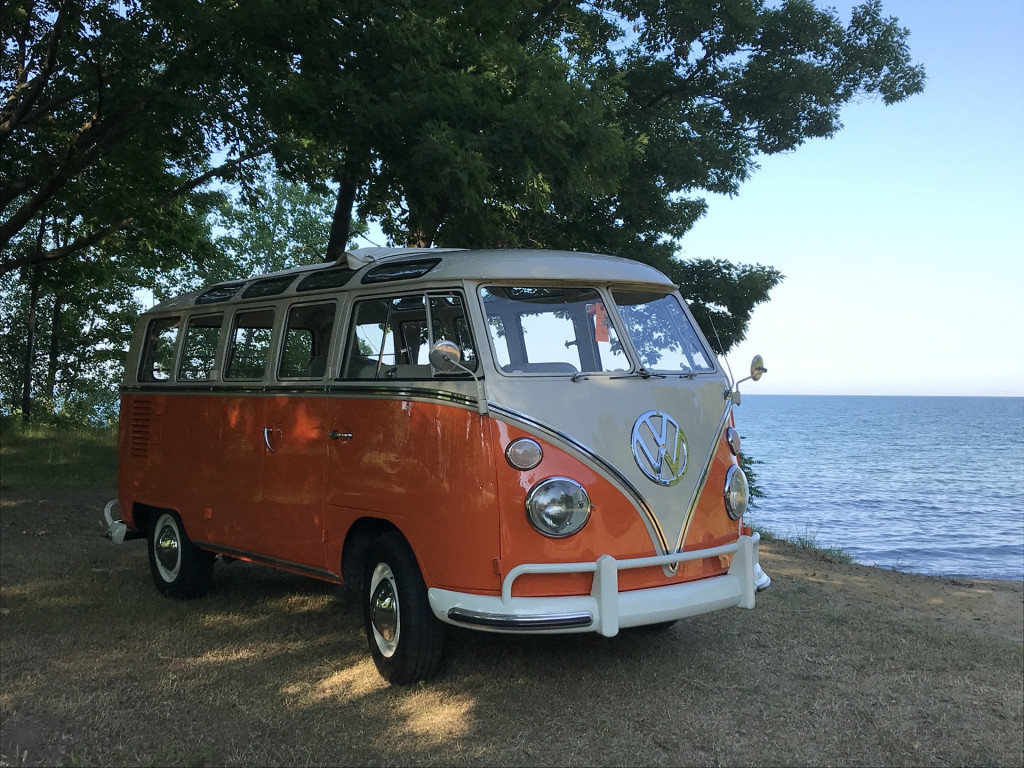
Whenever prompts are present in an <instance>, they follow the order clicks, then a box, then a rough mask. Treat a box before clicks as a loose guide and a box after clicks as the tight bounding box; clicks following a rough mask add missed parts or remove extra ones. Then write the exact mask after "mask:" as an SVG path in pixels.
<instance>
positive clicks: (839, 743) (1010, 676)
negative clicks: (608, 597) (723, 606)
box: [0, 492, 1024, 766]
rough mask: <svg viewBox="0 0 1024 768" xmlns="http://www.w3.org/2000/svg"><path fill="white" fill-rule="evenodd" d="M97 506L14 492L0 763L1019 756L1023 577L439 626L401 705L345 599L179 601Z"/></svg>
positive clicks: (779, 557)
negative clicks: (431, 669) (601, 621)
mask: <svg viewBox="0 0 1024 768" xmlns="http://www.w3.org/2000/svg"><path fill="white" fill-rule="evenodd" d="M109 496H110V492H107V493H103V492H81V493H65V494H64V495H63V496H62V497H53V496H52V495H51V496H49V497H48V499H47V500H46V501H44V502H41V501H40V499H41V497H40V495H39V494H38V493H35V494H31V493H24V494H14V493H11V492H5V494H4V497H3V504H2V507H0V534H2V537H0V573H2V583H0V611H2V619H3V620H2V623H0V656H2V659H0V661H2V663H0V763H2V764H5V765H22V764H24V765H43V764H48V765H52V764H64V765H96V764H103V765H253V764H260V765H295V764H304V765H367V764H369V765H638V764H643V765H691V764H700V765H716V764H727V765H945V764H949V763H953V764H971V765H980V764H986V765H1012V766H1019V765H1021V764H1022V763H1024V754H1022V744H1021V733H1022V730H1024V713H1022V701H1024V644H1022V642H1021V637H1020V635H1021V631H1022V628H1024V601H1022V589H1021V586H1022V585H1021V584H1020V583H1007V582H983V581H975V580H962V579H961V580H950V579H932V578H928V577H922V576H912V575H907V574H902V573H896V572H891V571H885V570H880V569H874V568H866V567H863V566H856V565H848V564H842V563H832V562H829V561H827V560H825V559H823V558H821V556H820V555H816V554H815V553H813V552H810V551H807V550H804V549H800V548H798V547H795V546H792V545H788V544H786V543H784V542H771V543H769V544H768V545H767V546H766V547H765V548H764V550H763V551H764V560H765V563H766V567H767V569H768V570H769V573H771V575H772V576H773V578H774V580H775V583H774V585H773V587H772V589H771V590H769V591H768V592H767V593H765V594H764V595H762V596H760V597H759V599H758V607H757V609H756V610H754V611H738V610H737V611H732V612H727V613H719V614H716V615H709V616H703V617H698V618H696V619H692V620H689V621H684V622H680V623H678V624H677V625H675V626H674V627H672V628H671V629H669V630H667V631H663V632H638V631H632V632H623V633H622V634H620V635H619V636H618V637H616V638H612V639H605V638H600V637H597V636H591V635H579V636H569V637H566V636H560V637H559V636H534V637H515V636H507V635H491V634H484V633H476V632H469V631H459V630H453V631H451V632H450V633H449V638H448V640H449V642H448V655H447V660H446V664H445V668H444V670H443V673H442V676H441V677H440V678H439V679H438V680H435V681H432V682H430V683H425V684H420V685H417V686H413V687H410V688H390V687H388V686H387V685H385V684H384V683H383V681H382V680H381V679H380V678H379V676H377V674H376V671H375V669H374V667H373V664H372V663H371V662H370V660H369V657H368V654H367V652H366V648H365V640H364V638H363V634H362V619H361V616H360V613H359V607H358V604H357V601H356V600H355V599H353V598H350V597H347V596H345V595H344V594H339V593H338V591H337V590H336V589H335V588H333V587H331V586H330V585H325V584H321V583H318V582H315V581H310V580H305V579H302V578H299V577H295V576H291V575H288V574H283V573H277V572H274V571H270V570H267V569H263V568H259V567H255V566H250V565H247V564H244V563H235V564H232V565H224V564H218V565H217V567H216V569H215V575H214V584H215V590H214V592H213V594H212V595H210V596H209V597H208V598H206V599H203V600H197V601H191V602H186V603H178V602H174V601H170V600H166V599H164V598H162V597H160V596H159V595H158V594H157V593H156V591H155V590H154V588H153V586H152V584H151V583H150V577H149V569H148V564H147V561H146V552H145V545H144V544H143V543H142V542H129V543H128V544H126V545H124V546H122V547H115V546H113V545H111V544H110V543H109V542H107V541H106V540H104V539H102V538H101V536H100V532H101V526H100V524H99V517H100V513H101V509H102V504H103V502H104V501H105V500H106V499H107V498H109Z"/></svg>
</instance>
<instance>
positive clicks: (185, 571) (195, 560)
mask: <svg viewBox="0 0 1024 768" xmlns="http://www.w3.org/2000/svg"><path fill="white" fill-rule="evenodd" d="M214 557H215V556H214V555H213V554H212V553H210V552H204V551H203V550H201V549H199V547H197V546H196V545H195V544H193V543H192V542H191V540H190V539H189V538H188V536H187V535H185V528H184V526H182V524H181V518H179V517H178V516H177V515H176V514H174V513H173V512H161V513H160V514H158V515H156V516H155V517H154V519H153V524H152V526H151V527H150V529H149V569H150V571H151V572H152V574H153V582H154V583H155V584H156V588H157V589H158V590H160V591H161V592H162V593H163V594H165V595H167V596H168V597H173V598H176V599H178V600H188V599H191V598H193V597H202V596H203V595H205V594H206V593H207V592H208V591H209V589H210V581H211V578H212V576H213V561H214Z"/></svg>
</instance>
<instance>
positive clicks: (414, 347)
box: [341, 294, 478, 379]
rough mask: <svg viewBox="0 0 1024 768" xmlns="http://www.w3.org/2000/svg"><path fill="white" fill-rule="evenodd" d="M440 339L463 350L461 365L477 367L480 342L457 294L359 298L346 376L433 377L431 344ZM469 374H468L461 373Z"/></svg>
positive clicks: (349, 377)
mask: <svg viewBox="0 0 1024 768" xmlns="http://www.w3.org/2000/svg"><path fill="white" fill-rule="evenodd" d="M439 339H447V340H448V341H452V342H455V343H456V344H458V345H459V347H460V348H461V349H462V364H463V365H464V366H466V367H467V368H469V369H471V370H475V369H476V367H477V364H478V363H477V354H476V346H475V345H474V343H473V335H472V334H471V333H470V329H469V321H468V319H467V318H466V309H465V302H464V301H463V299H462V297H461V296H459V295H458V294H444V295H429V296H422V295H418V296H388V297H381V298H376V299H366V300H364V301H358V302H356V304H355V308H354V310H353V316H352V323H351V326H350V331H349V337H348V343H347V345H346V353H345V362H344V365H343V366H342V375H341V377H342V378H344V379H429V378H431V377H432V376H433V375H434V371H433V369H432V368H431V367H430V347H431V345H432V344H434V343H435V342H436V341H438V340H439ZM456 375H465V374H456Z"/></svg>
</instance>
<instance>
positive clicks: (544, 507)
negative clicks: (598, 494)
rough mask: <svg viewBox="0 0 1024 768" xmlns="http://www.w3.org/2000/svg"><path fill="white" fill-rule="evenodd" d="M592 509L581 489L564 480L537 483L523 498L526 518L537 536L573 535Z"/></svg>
mask: <svg viewBox="0 0 1024 768" xmlns="http://www.w3.org/2000/svg"><path fill="white" fill-rule="evenodd" d="M592 509H593V505H592V504H591V503H590V497H589V496H588V495H587V492H586V491H585V490H584V488H583V486H582V485H580V484H579V483H577V482H576V481H575V480H571V479H569V478H568V477H549V478H547V479H546V480H541V481H540V482H539V483H537V484H536V485H535V486H533V488H531V489H530V492H529V493H528V494H526V517H527V519H528V520H529V521H530V525H532V526H533V527H534V528H535V529H537V531H538V532H540V533H543V534H544V535H545V536H551V537H552V538H556V539H561V538H565V537H566V536H572V535H573V534H574V533H577V532H578V531H579V530H580V529H581V528H583V526H584V525H586V524H587V520H589V519H590V511H591V510H592Z"/></svg>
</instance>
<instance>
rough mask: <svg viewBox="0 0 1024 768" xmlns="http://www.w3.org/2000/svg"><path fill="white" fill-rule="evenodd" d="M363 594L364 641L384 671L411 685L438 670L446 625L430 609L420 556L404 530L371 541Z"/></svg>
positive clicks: (384, 674)
mask: <svg viewBox="0 0 1024 768" xmlns="http://www.w3.org/2000/svg"><path fill="white" fill-rule="evenodd" d="M362 599H363V626H364V628H365V630H366V641H367V643H368V644H369V646H370V655H371V656H372V657H373V663H374V664H376V665H377V670H378V671H379V672H380V674H381V676H382V677H383V678H384V679H385V680H387V681H388V682H389V683H391V684H393V685H410V684H412V683H416V682H419V681H420V680H426V679H428V678H431V677H433V676H434V675H436V674H437V671H438V669H440V666H441V649H442V646H443V645H444V626H443V625H442V624H441V622H440V621H438V619H437V617H436V616H434V612H433V611H431V610H430V603H429V602H428V600H427V587H426V585H425V584H424V583H423V576H422V575H421V574H420V569H419V566H418V565H417V564H416V557H415V555H413V552H412V549H411V548H410V547H409V544H408V542H406V540H405V538H404V537H403V536H402V535H401V534H400V533H397V532H391V533H385V534H384V535H382V536H380V537H378V538H377V539H375V540H374V542H373V544H371V545H370V552H369V556H368V557H367V559H366V570H365V574H364V579H363V598H362Z"/></svg>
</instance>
